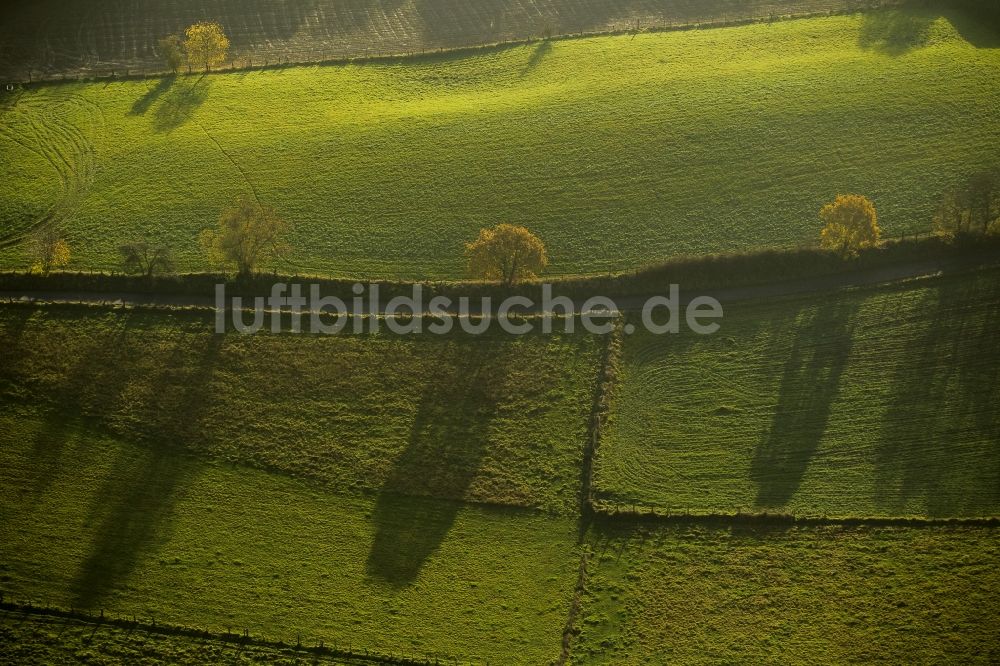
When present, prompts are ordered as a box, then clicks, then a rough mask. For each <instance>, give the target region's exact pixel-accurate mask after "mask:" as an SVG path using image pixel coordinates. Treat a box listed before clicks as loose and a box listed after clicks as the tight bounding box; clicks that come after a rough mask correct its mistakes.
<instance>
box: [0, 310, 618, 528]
mask: <svg viewBox="0 0 1000 666" xmlns="http://www.w3.org/2000/svg"><path fill="white" fill-rule="evenodd" d="M212 327H213V319H212V315H211V314H210V313H209V314H195V313H173V314H168V313H163V312H155V313H151V312H141V311H124V310H111V309H100V308H74V307H38V308H25V307H18V306H8V307H4V308H0V347H2V348H3V349H4V350H5V353H4V355H3V357H2V359H0V387H2V388H0V400H2V401H3V403H4V404H5V405H15V404H22V405H28V404H35V405H39V406H41V407H43V408H44V409H46V410H48V415H47V416H46V422H45V427H44V428H43V429H42V430H40V431H39V432H38V433H37V434H36V438H37V440H38V441H39V446H40V447H43V449H40V451H39V455H40V456H42V457H43V458H45V459H48V460H51V461H52V463H53V464H55V463H56V462H58V460H59V459H60V457H61V456H69V453H68V452H64V451H63V449H64V448H65V447H66V446H67V443H66V440H67V438H68V436H69V434H70V433H72V432H73V430H74V428H75V427H76V426H78V425H79V424H84V423H86V424H93V425H95V426H97V427H101V428H104V429H106V430H108V431H109V432H112V433H115V434H117V435H119V436H123V437H126V438H128V439H129V440H133V441H136V440H141V441H147V442H151V443H154V444H167V445H175V446H178V447H183V448H186V449H188V450H191V451H195V452H198V453H204V454H207V455H209V456H212V457H216V458H220V459H224V460H230V461H234V462H243V463H250V464H252V465H254V466H257V467H263V468H268V469H276V470H280V471H283V472H286V473H290V474H293V475H297V476H306V477H310V478H313V479H316V480H319V481H321V482H323V484H324V485H325V486H327V487H328V488H330V489H332V490H334V491H336V492H341V493H353V492H365V493H375V492H382V491H388V492H400V493H408V494H415V495H427V496H433V497H444V498H452V499H464V500H471V501H479V502H487V503H501V504H511V505H519V506H527V507H535V508H541V509H544V510H546V511H550V512H559V513H573V512H575V511H576V510H577V508H578V504H579V492H580V461H581V459H582V456H583V442H584V441H585V439H586V428H587V418H588V416H589V413H590V409H591V402H592V399H593V391H594V382H595V381H596V378H597V372H598V359H599V355H600V347H601V340H600V339H597V338H593V337H589V336H576V337H567V336H542V335H540V334H539V335H532V336H523V337H512V336H507V335H504V334H502V333H497V334H496V335H485V336H468V335H463V334H456V335H452V336H447V337H442V336H437V335H429V334H425V335H416V336H410V337H409V338H404V337H400V336H396V335H392V334H382V335H358V336H353V335H335V336H326V335H312V334H299V335H295V334H282V335H270V334H258V335H254V336H244V335H239V334H236V333H233V334H230V335H226V336H217V335H215V334H214V333H213V328H212Z"/></svg>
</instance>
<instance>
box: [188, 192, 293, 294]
mask: <svg viewBox="0 0 1000 666" xmlns="http://www.w3.org/2000/svg"><path fill="white" fill-rule="evenodd" d="M288 230H289V225H288V223H287V222H286V221H285V220H283V219H281V218H280V217H278V214H277V213H276V212H275V211H274V209H273V208H271V207H270V206H264V205H261V204H260V203H258V202H257V201H256V200H255V199H254V198H253V197H251V196H248V195H245V194H244V195H241V196H240V197H238V198H237V199H236V202H235V203H234V204H233V205H232V206H230V207H229V208H227V209H225V210H224V211H222V214H221V215H220V216H219V224H218V228H216V229H205V230H204V231H202V232H201V243H202V246H203V247H204V248H205V250H206V252H207V253H208V255H209V258H210V259H211V260H212V261H213V263H217V264H221V265H228V266H234V267H235V268H236V272H237V273H238V274H239V275H240V276H243V277H245V276H248V275H251V274H252V273H253V272H254V271H255V270H256V268H257V267H258V266H259V265H260V264H261V263H262V262H264V261H267V260H269V259H275V258H278V257H281V256H283V255H285V254H286V253H287V252H288V246H287V245H286V244H285V242H284V236H285V234H286V233H287V232H288Z"/></svg>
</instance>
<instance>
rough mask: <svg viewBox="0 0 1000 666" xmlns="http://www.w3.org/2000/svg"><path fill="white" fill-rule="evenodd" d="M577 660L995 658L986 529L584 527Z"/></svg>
mask: <svg viewBox="0 0 1000 666" xmlns="http://www.w3.org/2000/svg"><path fill="white" fill-rule="evenodd" d="M589 542H590V545H591V548H592V549H593V556H592V558H591V561H590V566H589V578H588V583H587V594H586V596H585V602H584V604H583V608H584V612H583V614H582V617H581V618H580V621H579V623H578V626H579V627H580V634H579V636H578V638H577V640H576V642H575V644H574V662H575V663H580V664H650V663H654V664H675V663H737V662H738V663H747V662H752V663H805V662H810V663H831V664H843V663H911V664H913V663H991V662H993V661H996V658H997V656H998V653H997V645H996V640H995V637H996V630H997V626H1000V610H998V608H997V605H996V603H994V598H995V596H996V590H997V587H998V585H1000V577H998V576H1000V574H998V572H1000V542H998V541H997V538H996V535H995V533H994V530H992V529H989V528H944V527H935V528H928V529H908V528H867V529H865V528H857V529H851V528H845V527H841V526H833V527H822V528H792V529H784V528H776V529H768V528H767V527H756V528H751V527H746V526H744V527H737V526H734V527H732V528H724V529H723V528H718V529H709V528H699V527H693V526H692V527H673V528H663V529H660V530H655V531H635V532H630V531H628V530H625V529H617V530H616V529H612V530H610V531H606V532H597V533H594V534H592V535H591V538H590V541H589Z"/></svg>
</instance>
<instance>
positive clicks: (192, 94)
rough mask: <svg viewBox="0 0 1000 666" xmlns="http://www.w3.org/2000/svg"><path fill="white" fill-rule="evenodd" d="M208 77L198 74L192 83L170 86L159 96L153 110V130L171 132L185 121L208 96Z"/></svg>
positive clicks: (189, 118)
mask: <svg viewBox="0 0 1000 666" xmlns="http://www.w3.org/2000/svg"><path fill="white" fill-rule="evenodd" d="M210 85H211V84H210V79H208V78H207V77H205V76H199V77H198V78H197V79H196V80H195V81H194V83H190V82H187V81H185V82H183V83H180V84H178V85H176V86H171V87H170V88H169V90H167V91H165V92H164V93H163V95H162V96H161V98H160V103H159V105H157V107H156V110H155V111H154V112H153V130H154V131H156V132H160V133H164V132H171V131H173V130H175V129H177V128H178V127H180V126H181V125H184V124H185V123H187V122H188V121H189V120H191V118H192V117H193V116H194V112H195V111H196V110H197V109H198V107H199V106H201V105H202V104H204V103H205V100H206V99H207V98H208V90H209V87H210Z"/></svg>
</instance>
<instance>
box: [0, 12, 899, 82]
mask: <svg viewBox="0 0 1000 666" xmlns="http://www.w3.org/2000/svg"><path fill="white" fill-rule="evenodd" d="M905 2H906V0H868V1H867V2H863V3H862V2H846V3H844V6H843V7H842V8H839V9H826V10H813V11H802V12H790V13H781V14H777V13H773V12H771V13H766V14H763V13H761V14H758V13H755V14H750V15H740V16H732V17H731V16H729V15H728V14H723V15H722V16H718V15H716V16H707V17H704V18H699V19H685V20H673V19H653V20H650V19H648V18H647V19H639V18H637V19H629V20H627V21H621V22H618V23H615V24H612V25H611V26H609V27H607V28H606V29H601V30H593V31H581V32H573V33H565V34H559V35H553V36H551V37H542V36H540V35H531V36H528V37H523V38H514V37H511V38H506V39H503V40H500V41H496V42H489V43H482V44H475V45H466V46H449V47H444V46H442V47H438V48H423V49H414V48H406V47H400V48H395V49H394V48H391V47H389V48H369V47H366V48H364V49H357V50H349V49H337V48H326V49H298V50H281V51H274V52H270V53H263V54H257V53H241V54H237V55H235V56H234V57H232V58H230V59H229V61H228V63H224V64H223V65H221V66H220V67H218V68H216V69H213V70H211V71H212V72H214V73H220V72H222V73H224V72H237V71H253V70H266V69H276V68H283V67H296V66H308V65H335V64H348V63H357V62H370V61H376V62H377V61H385V60H398V59H400V58H412V57H428V56H433V55H461V54H471V53H476V52H479V51H484V50H493V49H502V48H510V47H515V46H526V45H530V44H534V43H538V42H540V41H555V40H559V41H561V40H567V39H581V38H586V37H600V36H614V35H627V34H632V35H635V34H639V33H643V32H650V33H652V32H673V31H682V30H699V29H709V28H720V27H727V26H739V25H748V24H754V23H763V22H777V21H788V20H796V19H805V18H817V17H825V16H839V15H848V14H854V13H857V12H862V11H869V10H874V9H882V8H887V7H897V6H901V5H903V4H905ZM541 32H543V31H541ZM182 70H183V71H184V72H186V73H188V74H193V73H196V72H197V71H198V70H195V69H194V68H192V67H191V66H186V67H184V68H182ZM172 73H173V72H171V71H170V70H169V69H168V68H166V67H165V66H164V65H163V64H162V63H160V62H157V61H154V60H152V59H149V60H135V61H131V62H127V63H126V62H119V63H115V62H108V63H106V64H97V65H94V66H82V67H76V68H71V69H65V70H56V71H51V70H48V69H46V68H45V67H44V66H41V65H31V64H28V65H25V66H24V69H23V71H22V72H21V73H20V74H15V75H13V76H7V78H5V79H0V81H2V84H3V86H4V87H5V88H6V90H7V92H11V90H10V87H11V86H13V85H15V84H22V85H24V84H32V83H54V82H62V81H90V80H94V81H104V80H112V81H113V80H126V79H145V78H148V77H160V76H166V75H170V74H172Z"/></svg>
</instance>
